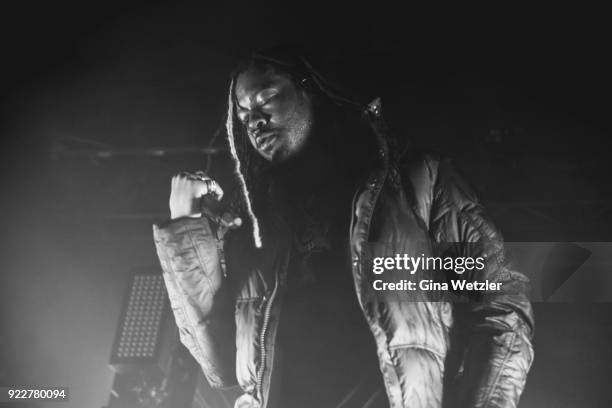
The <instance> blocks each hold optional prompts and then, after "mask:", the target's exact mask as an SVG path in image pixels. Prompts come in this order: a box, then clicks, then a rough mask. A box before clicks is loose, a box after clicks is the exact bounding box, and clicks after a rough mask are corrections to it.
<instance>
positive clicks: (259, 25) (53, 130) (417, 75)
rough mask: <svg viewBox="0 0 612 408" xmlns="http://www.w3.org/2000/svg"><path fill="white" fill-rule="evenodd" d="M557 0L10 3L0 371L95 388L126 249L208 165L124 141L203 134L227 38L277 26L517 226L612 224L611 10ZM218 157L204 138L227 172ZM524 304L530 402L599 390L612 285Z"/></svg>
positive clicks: (276, 34) (17, 380)
mask: <svg viewBox="0 0 612 408" xmlns="http://www.w3.org/2000/svg"><path fill="white" fill-rule="evenodd" d="M558 7H559V6H558V5H556V6H555V8H554V9H542V10H536V9H534V8H533V7H530V8H525V9H516V8H512V7H510V4H508V5H507V6H505V7H504V6H500V7H499V9H496V10H493V9H482V8H480V9H466V8H463V9H461V10H450V9H444V10H443V9H442V6H439V7H438V8H437V9H434V10H421V9H416V8H405V9H397V8H395V9H392V8H388V7H385V6H383V5H382V4H378V3H371V4H369V5H363V6H359V5H357V4H352V5H351V6H347V7H345V8H341V7H337V8H334V9H331V8H330V5H329V4H327V5H324V6H319V5H315V4H314V3H308V4H302V5H301V6H296V5H285V6H281V5H278V4H277V5H273V4H272V3H269V4H268V3H266V4H263V3H257V2H251V3H237V2H233V3H226V4H214V5H210V6H201V5H189V4H183V5H181V6H177V5H173V6H165V5H155V4H152V3H147V4H137V3H129V4H128V3H123V4H122V5H120V6H119V5H112V4H109V3H108V2H104V3H102V2H98V3H96V2H89V3H87V4H81V5H74V4H66V3H64V4H61V3H59V4H57V3H53V4H48V5H45V6H40V5H35V4H24V5H21V6H10V7H7V6H3V11H2V13H1V15H2V20H3V24H2V28H1V30H2V31H1V34H2V37H1V38H2V40H1V41H2V43H1V45H2V49H1V52H2V54H1V55H2V56H1V58H0V60H1V61H2V68H3V74H2V117H1V118H2V122H1V132H2V133H1V134H2V155H3V158H2V162H1V163H2V181H3V187H2V200H1V206H2V207H0V208H1V209H2V215H3V216H5V217H4V218H5V220H4V221H3V223H2V226H3V227H4V228H3V230H4V233H3V234H1V235H0V236H2V242H1V248H2V252H3V254H2V265H3V271H2V274H1V279H2V281H1V284H2V285H1V287H2V293H1V295H2V327H3V333H2V335H1V336H0V349H1V351H2V360H1V362H0V385H9V384H29V385H33V384H40V385H47V384H48V385H51V384H53V385H64V386H68V387H70V390H71V394H72V401H71V402H70V403H69V404H67V405H66V406H71V407H79V408H80V407H100V406H102V405H104V404H105V403H106V401H107V398H108V393H109V390H110V381H111V371H110V369H109V368H108V366H107V364H108V358H109V354H110V350H111V346H112V341H113V337H114V335H115V328H116V324H117V319H118V317H119V309H120V304H121V300H122V295H123V292H124V289H125V285H126V284H127V278H128V276H129V273H130V270H132V269H133V268H139V267H143V266H148V265H150V266H152V267H156V257H155V253H154V248H153V244H152V240H151V224H152V223H153V222H154V221H158V220H162V219H164V218H165V217H166V212H167V200H168V193H169V180H170V177H171V176H172V174H174V173H176V172H177V171H179V170H184V169H187V170H195V169H201V168H204V167H205V164H206V156H204V155H201V154H197V153H183V154H167V155H165V156H162V157H155V156H147V155H142V154H133V155H117V154H116V153H118V152H124V153H125V152H133V151H136V152H138V151H140V150H142V149H145V148H158V147H164V148H178V147H189V148H192V147H193V148H195V147H205V146H207V144H208V143H209V141H210V138H211V136H212V135H213V134H214V133H215V131H216V130H217V129H218V128H219V126H220V124H221V123H222V120H223V115H224V112H225V109H226V88H227V85H228V77H229V72H230V70H231V69H232V67H233V65H234V63H235V62H236V59H237V58H238V57H239V56H241V55H243V54H244V53H246V52H248V51H249V50H252V49H254V48H260V47H265V46H270V45H274V44H277V43H279V42H299V43H301V44H303V45H304V46H305V47H306V49H307V50H308V51H309V52H310V54H311V56H312V57H313V60H314V62H316V63H317V65H318V66H319V67H320V68H322V70H323V71H326V72H328V73H329V75H330V77H331V78H333V79H335V80H336V81H337V82H338V83H339V84H340V85H341V86H342V87H344V88H345V89H347V90H350V93H351V94H352V95H353V96H354V97H356V98H358V99H359V100H361V101H363V102H367V101H369V100H370V99H372V98H374V97H376V96H381V97H382V98H383V99H382V100H383V109H384V112H385V113H386V116H387V119H388V120H389V122H390V125H391V126H392V127H393V128H394V129H395V130H396V132H397V134H398V136H399V137H401V138H406V137H411V138H412V139H414V140H415V141H417V142H419V143H421V144H424V145H426V146H429V147H431V148H432V149H435V150H437V151H439V152H441V153H444V154H447V155H449V156H451V157H454V158H455V160H456V161H457V163H458V165H459V167H460V168H461V169H462V170H463V171H464V173H465V174H466V176H467V177H468V179H469V180H470V181H471V182H472V183H473V184H474V185H475V187H476V188H477V189H478V191H480V194H481V197H482V198H483V201H484V202H485V203H486V204H487V207H488V208H489V209H490V212H491V214H492V215H493V217H494V219H495V220H496V222H497V224H498V225H499V226H500V228H501V229H502V231H503V232H504V235H505V237H506V239H507V240H509V241H611V239H610V235H612V233H611V232H610V226H611V222H610V214H611V212H610V208H611V207H612V205H611V204H612V189H611V183H610V182H609V176H610V174H611V173H610V163H609V155H610V153H609V146H610V143H608V140H609V138H610V122H609V115H610V114H609V108H610V103H609V100H610V90H611V88H612V87H611V86H610V85H611V80H610V72H611V71H610V68H612V66H611V64H610V62H609V61H608V59H609V58H608V54H609V40H608V39H609V38H610V33H609V32H608V31H609V30H608V29H607V25H608V24H607V22H606V21H604V18H603V17H604V15H605V14H604V13H603V11H601V10H575V9H572V10H560V9H559V8H558ZM223 136H224V133H222V134H221V137H220V138H219V140H218V143H217V144H218V145H219V146H223V144H222V143H221V142H222V140H223V139H222V137H223ZM130 149H135V150H130ZM139 149H140V150H139ZM109 150H110V151H112V152H115V154H114V155H111V157H99V156H96V152H101V151H109ZM227 164H228V163H227V158H226V157H225V156H223V155H220V156H215V157H214V159H213V168H214V169H216V171H217V172H218V177H219V178H220V179H223V177H227ZM604 267H609V265H604ZM566 284H571V282H569V281H568V282H566ZM608 288H609V286H608ZM600 289H601V288H600ZM535 308H536V319H537V329H536V330H537V331H536V337H535V348H536V361H535V363H534V366H533V369H532V372H531V375H530V378H529V381H528V383H527V388H526V390H525V393H524V396H523V400H522V406H524V407H539V406H556V407H575V406H592V407H594V406H602V407H603V406H609V404H610V402H611V401H612V397H611V396H610V392H609V390H607V389H606V386H607V385H608V384H609V379H610V374H612V369H611V368H610V366H609V361H612V359H611V357H612V355H611V354H612V353H611V352H610V344H612V342H611V341H612V319H611V316H612V315H611V313H610V312H611V307H610V304H609V303H605V302H604V303H601V302H599V303H596V302H582V303H546V304H544V303H539V304H536V305H535Z"/></svg>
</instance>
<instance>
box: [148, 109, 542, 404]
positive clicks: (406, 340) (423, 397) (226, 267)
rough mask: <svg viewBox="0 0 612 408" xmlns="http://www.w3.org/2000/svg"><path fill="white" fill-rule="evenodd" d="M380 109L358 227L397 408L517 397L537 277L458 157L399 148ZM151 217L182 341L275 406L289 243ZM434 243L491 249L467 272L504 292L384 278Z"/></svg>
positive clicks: (357, 246)
mask: <svg viewBox="0 0 612 408" xmlns="http://www.w3.org/2000/svg"><path fill="white" fill-rule="evenodd" d="M380 110H381V109H380V102H379V101H378V100H376V101H374V102H373V103H371V104H370V105H369V106H368V112H367V115H368V117H369V120H370V123H371V125H372V128H373V134H374V135H375V136H376V137H377V140H378V144H379V147H380V149H379V151H378V160H377V164H376V165H375V166H373V168H372V169H371V171H370V174H369V179H368V180H367V182H366V183H365V184H364V185H363V186H362V187H361V188H359V189H358V190H357V191H356V192H355V195H354V199H353V204H352V221H351V227H350V249H351V257H352V258H351V261H352V262H351V264H352V274H353V277H354V281H355V294H356V298H357V300H358V302H359V305H360V306H361V309H362V310H363V315H364V318H365V319H366V320H367V322H368V325H369V327H370V329H371V332H372V335H373V336H374V339H375V342H376V346H377V350H364V352H371V353H374V352H377V354H378V358H379V361H380V370H381V375H382V376H383V379H384V383H385V387H386V392H387V397H388V399H389V402H390V406H391V407H392V408H400V407H403V408H407V407H411V408H415V407H442V406H444V407H451V406H453V407H454V406H456V407H515V406H517V404H518V401H519V397H520V395H521V392H522V390H523V388H524V385H525V381H526V377H527V373H528V371H529V368H530V366H531V363H532V360H533V349H532V345H531V338H532V334H533V328H534V318H533V312H532V308H531V304H530V302H529V300H528V298H527V290H528V281H527V279H526V278H525V276H524V275H522V274H521V273H519V272H518V271H516V270H514V269H513V268H512V265H511V263H510V262H509V261H507V260H506V259H505V256H504V244H503V239H502V236H501V234H500V233H499V232H498V231H497V229H496V228H495V226H494V225H493V223H492V222H491V220H490V219H489V218H488V217H487V215H486V213H485V211H484V209H483V207H482V205H481V204H480V202H479V201H478V199H477V197H476V196H475V195H474V193H473V191H472V189H471V188H470V187H469V186H468V184H467V183H466V182H465V181H464V180H463V179H462V178H461V177H460V176H459V175H458V173H457V172H456V171H455V170H454V169H453V166H452V165H451V163H450V162H449V161H448V160H442V159H440V158H438V157H436V156H433V155H427V154H417V153H416V152H411V151H409V152H408V153H407V154H405V155H404V156H403V157H393V155H394V152H393V151H391V150H390V148H389V143H388V139H387V137H386V133H387V131H386V128H385V126H384V122H383V121H382V118H381V114H380ZM153 229H154V239H155V244H156V247H157V253H158V256H159V259H160V263H161V266H162V269H163V276H164V279H165V283H166V287H167V290H168V294H169V298H170V303H171V306H172V310H173V312H174V316H175V318H176V322H177V325H178V327H179V333H180V338H181V341H182V342H183V344H184V345H185V346H186V347H187V348H188V349H189V350H190V352H191V353H192V354H193V356H194V357H195V359H196V360H197V361H198V362H199V364H200V365H201V367H202V370H203V372H204V374H205V376H206V378H207V379H208V381H209V382H210V384H211V385H212V386H214V387H225V386H231V385H234V384H236V382H237V383H238V384H239V385H240V387H241V388H242V390H243V391H244V394H243V395H242V396H241V397H239V398H238V400H237V401H236V404H235V406H236V407H271V406H272V405H273V396H274V395H275V392H274V381H273V380H272V378H273V377H272V375H273V373H274V372H275V367H277V365H278V359H277V358H276V357H277V356H276V355H275V338H276V332H277V328H278V323H279V317H280V312H281V309H282V307H281V306H282V305H281V302H280V298H281V297H282V296H281V294H282V291H283V290H284V287H285V286H284V285H285V278H286V276H287V273H288V272H287V268H288V265H289V256H290V255H289V254H290V250H289V248H288V246H287V245H288V244H287V243H286V242H282V240H278V242H274V240H273V239H272V240H270V239H268V241H266V244H265V245H264V248H263V249H262V250H255V249H254V248H253V245H252V244H251V243H250V242H249V240H248V237H246V238H245V236H246V234H241V233H240V230H238V231H230V232H229V233H228V234H227V235H226V233H227V232H228V231H227V230H226V229H225V228H224V227H223V226H222V225H220V224H217V223H215V222H214V221H213V219H212V218H211V219H209V218H198V219H193V218H186V219H177V220H173V221H170V222H168V223H165V224H161V225H154V226H153ZM243 229H244V227H243ZM226 238H227V239H226ZM437 244H446V247H445V248H447V249H446V250H447V251H449V250H450V251H451V252H452V254H453V255H454V256H462V257H466V256H470V257H474V258H476V257H483V258H484V259H486V265H485V268H483V269H482V270H472V271H469V272H466V273H465V274H464V275H463V279H466V280H470V281H484V280H489V281H491V282H499V283H502V286H501V290H500V291H495V292H490V293H487V294H486V295H485V296H482V297H480V298H479V299H470V300H469V301H467V302H456V301H452V300H450V299H438V300H435V301H434V300H432V301H418V300H415V299H414V298H412V297H411V294H410V293H409V292H408V291H405V292H401V291H375V290H373V287H372V282H373V280H374V279H378V278H380V277H378V278H375V275H374V274H373V272H372V269H371V268H370V266H369V264H368V262H369V261H368V260H369V259H370V260H371V259H372V257H373V256H394V255H395V254H407V255H408V256H412V257H419V256H428V255H432V256H435V255H437V253H436V251H437V249H436V248H439V246H438V245H437ZM449 248H450V249H449ZM261 253H264V254H265V255H263V256H262V255H261ZM447 253H448V252H447ZM226 254H227V256H226ZM258 254H259V255H258ZM258 256H259V261H257V262H254V261H253V259H254V258H253V257H258ZM457 295H462V294H461V293H459V294H457ZM313 335H316V334H313ZM355 358H359V356H355ZM271 401H272V402H271Z"/></svg>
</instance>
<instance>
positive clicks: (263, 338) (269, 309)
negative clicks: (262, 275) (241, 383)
mask: <svg viewBox="0 0 612 408" xmlns="http://www.w3.org/2000/svg"><path fill="white" fill-rule="evenodd" d="M277 289H278V274H276V275H275V280H274V289H273V290H272V294H271V295H270V299H269V300H268V304H267V305H266V309H265V310H264V321H263V325H262V327H261V334H260V336H259V347H260V350H259V351H260V355H261V367H260V368H259V373H257V389H258V390H259V395H261V397H262V402H263V389H262V386H263V384H262V383H263V374H264V371H265V368H266V333H267V331H268V323H269V321H270V313H271V312H272V303H273V302H274V298H275V296H276V291H277ZM264 300H265V299H264Z"/></svg>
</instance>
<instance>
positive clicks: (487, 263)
mask: <svg viewBox="0 0 612 408" xmlns="http://www.w3.org/2000/svg"><path fill="white" fill-rule="evenodd" d="M432 195H433V199H432V207H431V214H430V232H431V233H432V234H433V235H434V239H435V241H436V242H437V243H439V244H442V245H448V247H449V248H450V253H451V255H453V256H457V257H473V258H477V257H483V258H484V268H482V269H481V270H477V269H476V268H474V269H473V270H471V271H466V272H465V273H464V274H463V275H460V276H459V278H460V279H466V280H467V281H480V282H483V281H485V280H489V281H490V282H497V283H501V284H502V285H501V288H500V290H499V291H490V292H486V293H482V292H476V293H480V295H476V296H474V295H471V294H464V295H467V296H468V298H469V300H468V302H467V313H466V316H465V320H464V321H457V322H456V324H464V325H465V327H464V328H463V329H465V331H466V333H467V347H466V349H465V354H464V358H463V371H462V373H460V375H459V377H458V381H457V383H456V385H455V386H456V390H458V392H457V393H458V394H459V395H458V396H457V395H456V396H455V397H456V398H458V399H457V400H455V402H454V403H457V402H458V404H457V406H461V407H479V408H480V407H499V408H501V407H516V406H517V404H518V401H519V398H520V395H521V393H522V391H523V388H524V386H525V381H526V378H527V373H528V371H529V368H530V366H531V363H532V361H533V348H532V344H531V339H532V335H533V328H534V317H533V311H532V308H531V303H530V302H529V300H528V298H527V293H528V289H529V282H528V280H527V278H526V277H525V276H524V275H523V274H521V273H520V272H518V271H516V270H514V269H513V267H512V265H511V263H509V262H508V261H507V260H506V258H505V251H504V242H503V238H502V235H501V234H500V232H499V231H498V230H497V229H496V227H495V225H494V224H493V222H492V221H491V219H489V217H488V216H487V214H486V213H485V211H484V208H483V206H482V205H481V204H480V203H479V201H478V199H477V197H476V196H475V194H474V192H473V190H472V189H471V188H470V187H469V185H468V184H467V183H466V182H465V181H464V179H463V178H462V177H460V176H459V174H458V173H457V172H456V171H455V170H454V169H453V167H452V165H451V164H450V162H449V161H448V160H442V161H440V162H439V166H438V171H437V176H436V181H435V185H434V189H433V194H432ZM456 277H457V276H455V278H456ZM471 293H472V294H473V293H475V292H473V291H472V292H471Z"/></svg>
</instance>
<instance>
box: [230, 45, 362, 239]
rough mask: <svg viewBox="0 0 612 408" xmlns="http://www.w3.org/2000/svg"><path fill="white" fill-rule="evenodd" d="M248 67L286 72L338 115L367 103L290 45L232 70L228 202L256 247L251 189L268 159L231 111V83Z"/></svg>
mask: <svg viewBox="0 0 612 408" xmlns="http://www.w3.org/2000/svg"><path fill="white" fill-rule="evenodd" d="M251 68H264V69H265V68H273V69H275V70H276V71H278V72H281V73H283V74H286V75H288V76H289V78H290V79H291V80H292V81H293V82H294V83H295V84H296V85H298V86H301V87H302V88H303V89H305V90H306V91H307V92H308V93H309V94H310V95H312V96H314V99H315V100H316V101H319V103H323V104H325V105H326V108H327V109H328V110H333V112H334V113H333V115H335V116H336V117H337V116H341V115H343V114H345V113H347V112H352V113H355V114H359V115H361V114H363V113H364V112H366V110H367V109H368V107H367V105H363V104H360V103H358V102H355V101H353V100H351V99H349V98H347V97H345V96H343V95H342V94H341V93H340V92H338V91H337V89H336V87H335V86H333V85H332V84H331V83H330V82H329V81H327V80H326V79H325V78H324V77H323V76H322V75H320V74H319V73H318V72H317V71H316V70H315V69H314V68H313V67H312V65H311V64H310V63H309V62H308V60H307V59H306V58H304V57H303V56H302V55H300V54H299V53H298V52H296V51H295V48H294V47H287V46H281V47H275V48H271V49H267V50H264V51H257V52H255V53H253V54H252V55H251V56H250V57H249V58H248V59H246V60H244V61H243V62H242V63H241V64H239V65H238V68H237V69H236V70H235V71H234V72H233V73H232V75H231V80H230V85H229V92H228V109H227V122H226V130H227V140H228V145H229V149H230V153H231V156H232V160H233V162H234V173H235V176H236V179H237V181H238V185H239V189H238V190H237V191H236V193H235V194H234V197H233V199H232V202H231V205H232V206H233V207H234V208H233V209H234V211H236V212H240V213H242V212H244V213H246V215H247V216H248V218H249V220H250V222H251V226H252V233H253V241H254V243H255V246H256V247H257V248H261V247H262V245H263V242H262V234H261V226H260V220H259V219H258V217H257V215H256V214H255V210H254V205H253V200H252V199H253V194H256V193H254V192H258V191H260V186H259V185H258V182H259V181H260V180H261V177H260V175H261V174H262V172H263V171H265V169H266V168H267V167H269V163H268V162H267V161H266V160H265V159H263V158H262V157H260V156H259V155H258V154H257V153H256V152H255V150H254V149H253V148H252V146H251V145H250V142H249V139H248V135H247V134H246V131H245V129H244V128H243V126H240V125H238V123H239V121H238V118H237V116H236V114H235V109H234V107H235V103H236V100H235V84H236V78H237V77H238V75H240V74H241V73H243V72H245V71H247V70H249V69H251Z"/></svg>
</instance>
